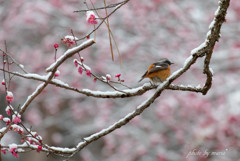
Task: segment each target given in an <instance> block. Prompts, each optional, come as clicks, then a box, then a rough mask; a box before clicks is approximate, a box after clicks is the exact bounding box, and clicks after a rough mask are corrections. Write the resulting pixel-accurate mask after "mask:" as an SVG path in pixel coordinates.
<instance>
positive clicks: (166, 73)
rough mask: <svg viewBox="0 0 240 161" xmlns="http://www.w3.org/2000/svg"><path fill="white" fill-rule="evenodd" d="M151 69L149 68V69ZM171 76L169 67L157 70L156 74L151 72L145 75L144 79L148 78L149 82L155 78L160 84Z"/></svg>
mask: <svg viewBox="0 0 240 161" xmlns="http://www.w3.org/2000/svg"><path fill="white" fill-rule="evenodd" d="M149 69H151V66H150V67H149ZM170 74H171V69H170V66H168V68H167V69H164V70H159V71H157V72H153V73H150V74H147V75H146V77H148V78H150V79H151V80H153V79H154V77H157V78H158V79H159V80H160V81H161V82H163V81H165V80H166V79H167V78H168V77H169V76H170Z"/></svg>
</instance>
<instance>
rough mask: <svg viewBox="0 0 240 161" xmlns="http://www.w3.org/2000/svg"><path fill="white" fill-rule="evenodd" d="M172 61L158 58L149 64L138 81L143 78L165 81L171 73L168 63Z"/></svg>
mask: <svg viewBox="0 0 240 161" xmlns="http://www.w3.org/2000/svg"><path fill="white" fill-rule="evenodd" d="M172 64H174V63H172V62H170V61H169V60H168V59H166V58H164V59H160V60H159V61H158V62H156V63H153V64H151V65H150V66H149V67H148V70H147V71H146V72H145V74H143V76H142V78H141V79H140V80H139V81H138V82H141V81H142V80H143V79H144V78H149V79H151V80H152V81H153V83H159V82H163V81H165V80H166V79H167V78H168V77H169V76H170V74H171V68H170V65H172Z"/></svg>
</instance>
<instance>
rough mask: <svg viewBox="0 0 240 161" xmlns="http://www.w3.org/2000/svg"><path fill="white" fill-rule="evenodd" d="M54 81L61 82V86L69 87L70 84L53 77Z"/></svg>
mask: <svg viewBox="0 0 240 161" xmlns="http://www.w3.org/2000/svg"><path fill="white" fill-rule="evenodd" d="M52 82H54V83H56V84H59V85H61V86H65V87H69V85H68V84H67V83H64V82H63V81H61V80H59V79H53V80H52Z"/></svg>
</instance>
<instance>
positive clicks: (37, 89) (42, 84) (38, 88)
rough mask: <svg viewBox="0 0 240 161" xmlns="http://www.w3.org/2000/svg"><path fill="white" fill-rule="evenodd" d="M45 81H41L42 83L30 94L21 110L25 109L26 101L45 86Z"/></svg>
mask: <svg viewBox="0 0 240 161" xmlns="http://www.w3.org/2000/svg"><path fill="white" fill-rule="evenodd" d="M44 84H45V83H41V84H40V85H38V86H37V88H36V90H35V91H34V92H33V93H32V94H31V95H29V96H28V98H27V100H26V101H25V102H24V104H23V105H22V107H21V110H22V109H23V107H25V106H26V103H27V102H28V101H29V100H30V99H31V98H32V97H33V96H34V95H35V94H36V93H37V92H38V91H39V90H40V89H41V88H42V87H43V86H44Z"/></svg>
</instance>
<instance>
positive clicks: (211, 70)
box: [209, 67, 214, 75]
mask: <svg viewBox="0 0 240 161" xmlns="http://www.w3.org/2000/svg"><path fill="white" fill-rule="evenodd" d="M209 70H210V72H211V73H212V75H213V74H214V71H213V69H212V68H211V67H210V68H209Z"/></svg>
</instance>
